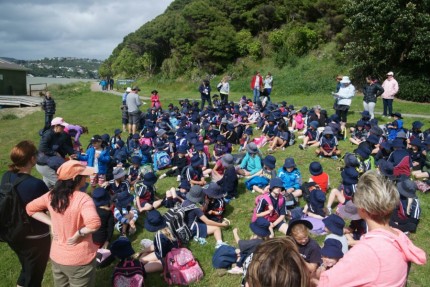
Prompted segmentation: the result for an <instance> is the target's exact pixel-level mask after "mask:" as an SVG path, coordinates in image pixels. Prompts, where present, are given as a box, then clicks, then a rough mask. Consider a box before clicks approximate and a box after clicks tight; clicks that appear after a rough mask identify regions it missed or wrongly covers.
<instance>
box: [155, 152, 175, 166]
mask: <svg viewBox="0 0 430 287" xmlns="http://www.w3.org/2000/svg"><path fill="white" fill-rule="evenodd" d="M156 160H157V168H158V169H163V168H166V167H168V166H170V165H171V164H172V159H171V158H170V156H169V155H168V154H167V152H165V151H161V152H157V154H156Z"/></svg>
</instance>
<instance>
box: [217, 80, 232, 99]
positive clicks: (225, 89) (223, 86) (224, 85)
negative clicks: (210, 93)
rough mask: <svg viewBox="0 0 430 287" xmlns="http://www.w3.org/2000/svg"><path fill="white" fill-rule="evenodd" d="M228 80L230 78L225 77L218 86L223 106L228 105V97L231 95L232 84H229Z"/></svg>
mask: <svg viewBox="0 0 430 287" xmlns="http://www.w3.org/2000/svg"><path fill="white" fill-rule="evenodd" d="M228 79H229V77H228V76H224V77H223V78H222V80H221V82H220V83H219V84H218V85H217V86H216V87H217V89H218V91H219V95H220V97H221V104H222V105H226V104H227V103H228V95H229V94H230V83H229V82H228Z"/></svg>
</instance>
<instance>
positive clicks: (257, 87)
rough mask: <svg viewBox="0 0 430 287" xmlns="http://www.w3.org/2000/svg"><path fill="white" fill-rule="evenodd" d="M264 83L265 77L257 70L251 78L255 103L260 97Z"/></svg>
mask: <svg viewBox="0 0 430 287" xmlns="http://www.w3.org/2000/svg"><path fill="white" fill-rule="evenodd" d="M263 84H264V83H263V77H262V76H261V74H260V72H258V71H257V72H255V76H253V77H252V80H251V90H252V92H253V94H254V104H255V103H256V102H257V101H258V100H259V98H260V91H261V89H262V87H263Z"/></svg>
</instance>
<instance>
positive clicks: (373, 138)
mask: <svg viewBox="0 0 430 287" xmlns="http://www.w3.org/2000/svg"><path fill="white" fill-rule="evenodd" d="M366 141H367V142H370V143H371V144H375V145H376V144H378V143H379V138H378V136H377V135H372V134H371V135H369V136H368V137H367V139H366Z"/></svg>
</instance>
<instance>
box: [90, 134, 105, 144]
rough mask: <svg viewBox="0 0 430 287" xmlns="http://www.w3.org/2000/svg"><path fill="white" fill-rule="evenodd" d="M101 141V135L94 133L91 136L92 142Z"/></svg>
mask: <svg viewBox="0 0 430 287" xmlns="http://www.w3.org/2000/svg"><path fill="white" fill-rule="evenodd" d="M101 141H103V139H102V137H101V136H100V135H93V137H92V138H91V143H95V142H101Z"/></svg>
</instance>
